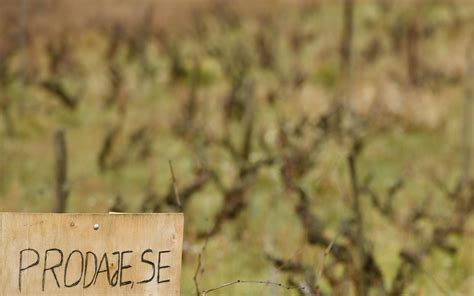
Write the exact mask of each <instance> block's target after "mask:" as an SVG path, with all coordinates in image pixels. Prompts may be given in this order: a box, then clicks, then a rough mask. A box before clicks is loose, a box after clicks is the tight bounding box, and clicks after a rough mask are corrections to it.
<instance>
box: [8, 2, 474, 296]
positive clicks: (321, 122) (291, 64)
mask: <svg viewBox="0 0 474 296" xmlns="http://www.w3.org/2000/svg"><path fill="white" fill-rule="evenodd" d="M473 89H474V2H473V1H472V0H410V1H409V0H406V1H390V0H357V1H356V0H337V1H336V0H332V1H330V0H327V1H324V0H300V1H298V0H293V1H291V0H263V1H250V0H233V1H225V0H176V1H172V0H156V1H151V0H139V1H138V0H137V1H126V0H81V1H66V0H0V201H1V203H0V210H1V211H25V212H26V211H29V212H50V211H55V212H108V211H122V212H184V214H185V224H186V229H185V238H184V240H185V242H184V254H183V260H184V262H183V264H184V266H183V275H182V295H199V294H200V293H202V292H203V291H204V290H206V289H209V288H213V287H217V286H219V285H221V284H223V283H226V282H231V281H234V280H264V281H266V280H269V281H272V282H275V283H282V284H284V285H288V286H291V287H294V286H296V287H303V288H301V289H290V290H287V289H283V288H281V287H278V286H276V285H271V284H269V285H265V284H236V285H232V286H229V287H226V288H225V289H224V288H223V289H220V290H217V291H214V292H212V295H474V251H473V250H474V218H473V216H474V179H473V177H474V173H473V168H472V166H473V165H472V160H471V159H472V158H473V156H474V153H473V149H472V143H473V137H474V131H473V119H472V114H473V100H474V99H473ZM158 231H159V230H158ZM325 250H326V252H325ZM210 294H211V293H210Z"/></svg>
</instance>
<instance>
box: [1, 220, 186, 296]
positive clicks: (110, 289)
mask: <svg viewBox="0 0 474 296" xmlns="http://www.w3.org/2000/svg"><path fill="white" fill-rule="evenodd" d="M182 242H183V215H182V214H113V215H112V214H22V213H3V214H0V295H28V296H33V295H34V296H38V295H97V296H99V295H100V296H104V295H150V296H153V295H166V296H178V295H180V276H181V253H182Z"/></svg>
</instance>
